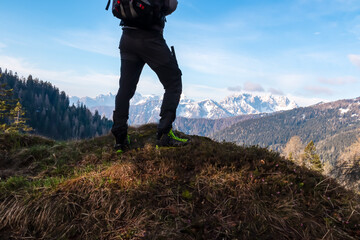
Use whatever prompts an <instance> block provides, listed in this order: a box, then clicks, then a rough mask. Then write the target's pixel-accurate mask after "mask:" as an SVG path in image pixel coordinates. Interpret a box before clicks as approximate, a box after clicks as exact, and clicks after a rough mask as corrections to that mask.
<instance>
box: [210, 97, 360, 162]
mask: <svg viewBox="0 0 360 240" xmlns="http://www.w3.org/2000/svg"><path fill="white" fill-rule="evenodd" d="M358 128H360V98H357V99H350V100H340V101H336V102H332V103H326V104H318V105H315V106H311V107H306V108H297V109H293V110H290V111H285V112H281V113H277V114H272V115H269V116H265V117H263V118H259V119H253V120H247V121H242V122H239V123H236V124H234V125H232V126H231V127H228V128H226V129H224V130H222V131H219V132H217V133H215V134H214V135H213V138H214V139H216V140H219V141H222V140H225V141H229V142H236V143H237V144H240V145H242V144H245V145H260V146H263V147H270V148H272V149H274V150H277V151H281V150H282V148H283V147H284V146H285V144H286V143H287V142H288V141H289V140H290V138H291V137H293V136H299V137H300V139H301V140H302V141H303V142H304V143H308V142H310V141H314V142H315V144H318V143H319V142H322V143H321V146H322V147H323V148H324V150H325V149H329V146H328V145H327V144H325V143H324V142H323V141H327V139H329V140H331V141H332V144H331V145H332V146H334V147H336V146H338V147H339V148H338V149H337V151H338V152H340V151H341V150H342V149H343V148H344V147H346V146H349V145H350V144H351V143H352V142H353V141H354V140H355V139H356V134H357V132H358V131H356V130H357V129H358ZM345 133H346V134H345ZM334 139H336V142H334ZM326 146H327V147H326ZM332 146H331V147H330V148H332ZM325 155H326V156H327V157H330V159H328V160H331V161H334V160H335V158H336V154H332V155H331V154H325V153H324V156H325Z"/></svg>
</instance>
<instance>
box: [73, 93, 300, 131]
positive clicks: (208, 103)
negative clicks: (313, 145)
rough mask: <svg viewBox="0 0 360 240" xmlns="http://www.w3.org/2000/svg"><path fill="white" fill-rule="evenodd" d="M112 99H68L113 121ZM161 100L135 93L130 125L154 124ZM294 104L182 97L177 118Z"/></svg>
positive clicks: (244, 97)
mask: <svg viewBox="0 0 360 240" xmlns="http://www.w3.org/2000/svg"><path fill="white" fill-rule="evenodd" d="M115 97H116V96H115V95H113V94H111V93H109V94H107V95H99V96H97V97H96V98H90V97H84V98H78V97H71V98H70V104H77V103H78V102H79V103H83V104H84V105H86V106H87V107H89V108H90V110H91V111H93V112H95V110H97V111H98V112H99V114H100V115H104V116H106V117H107V118H110V119H111V118H112V112H113V110H114V103H115ZM161 102H162V97H160V96H156V95H141V94H140V93H136V94H135V96H134V97H133V98H132V99H131V102H130V117H129V123H130V124H132V125H138V124H144V123H149V122H156V121H158V120H159V113H160V107H161ZM297 107H298V106H297V104H296V103H295V102H294V101H291V100H289V99H288V98H287V97H285V96H274V95H270V94H268V95H261V96H260V95H253V94H250V93H241V94H236V95H232V96H228V97H227V98H225V99H224V100H222V101H220V102H216V101H214V100H211V99H206V100H202V101H194V100H191V99H188V98H186V97H185V96H182V98H181V100H180V104H179V107H178V109H177V116H181V117H186V118H207V119H219V118H226V117H233V116H239V115H245V114H258V113H271V112H277V111H283V110H290V109H293V108H297Z"/></svg>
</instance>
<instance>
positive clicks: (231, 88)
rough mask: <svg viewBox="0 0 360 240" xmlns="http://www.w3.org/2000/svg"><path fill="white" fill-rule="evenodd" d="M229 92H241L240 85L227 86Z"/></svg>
mask: <svg viewBox="0 0 360 240" xmlns="http://www.w3.org/2000/svg"><path fill="white" fill-rule="evenodd" d="M227 89H228V90H229V91H231V92H241V90H242V87H241V86H235V87H228V88H227Z"/></svg>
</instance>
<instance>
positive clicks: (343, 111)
mask: <svg viewBox="0 0 360 240" xmlns="http://www.w3.org/2000/svg"><path fill="white" fill-rule="evenodd" d="M339 111H340V114H345V113H347V112H348V111H350V109H349V108H346V109H344V108H340V109H339Z"/></svg>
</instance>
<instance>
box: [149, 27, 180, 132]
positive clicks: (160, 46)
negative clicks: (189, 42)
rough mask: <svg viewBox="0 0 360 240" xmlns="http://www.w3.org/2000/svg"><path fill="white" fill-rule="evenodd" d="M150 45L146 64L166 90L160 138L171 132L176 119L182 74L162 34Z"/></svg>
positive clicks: (162, 107)
mask: <svg viewBox="0 0 360 240" xmlns="http://www.w3.org/2000/svg"><path fill="white" fill-rule="evenodd" d="M148 44H149V48H147V49H146V53H147V55H146V57H145V62H146V63H147V64H148V65H149V66H150V67H151V69H152V70H153V71H154V72H155V73H156V74H157V76H158V77H159V80H160V82H161V84H162V85H163V87H164V89H165V93H164V97H163V102H162V106H161V111H160V117H161V118H160V122H159V125H158V136H161V135H162V134H163V133H168V132H169V131H170V129H171V128H172V123H173V122H174V120H175V118H176V109H177V107H178V105H179V101H180V95H181V92H182V82H181V75H182V73H181V70H180V69H179V66H178V64H177V61H176V59H175V57H174V56H173V55H172V53H171V51H170V49H169V47H168V46H167V44H166V42H165V40H164V38H163V36H162V34H161V35H158V36H157V37H156V38H153V39H150V40H149V43H148Z"/></svg>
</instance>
